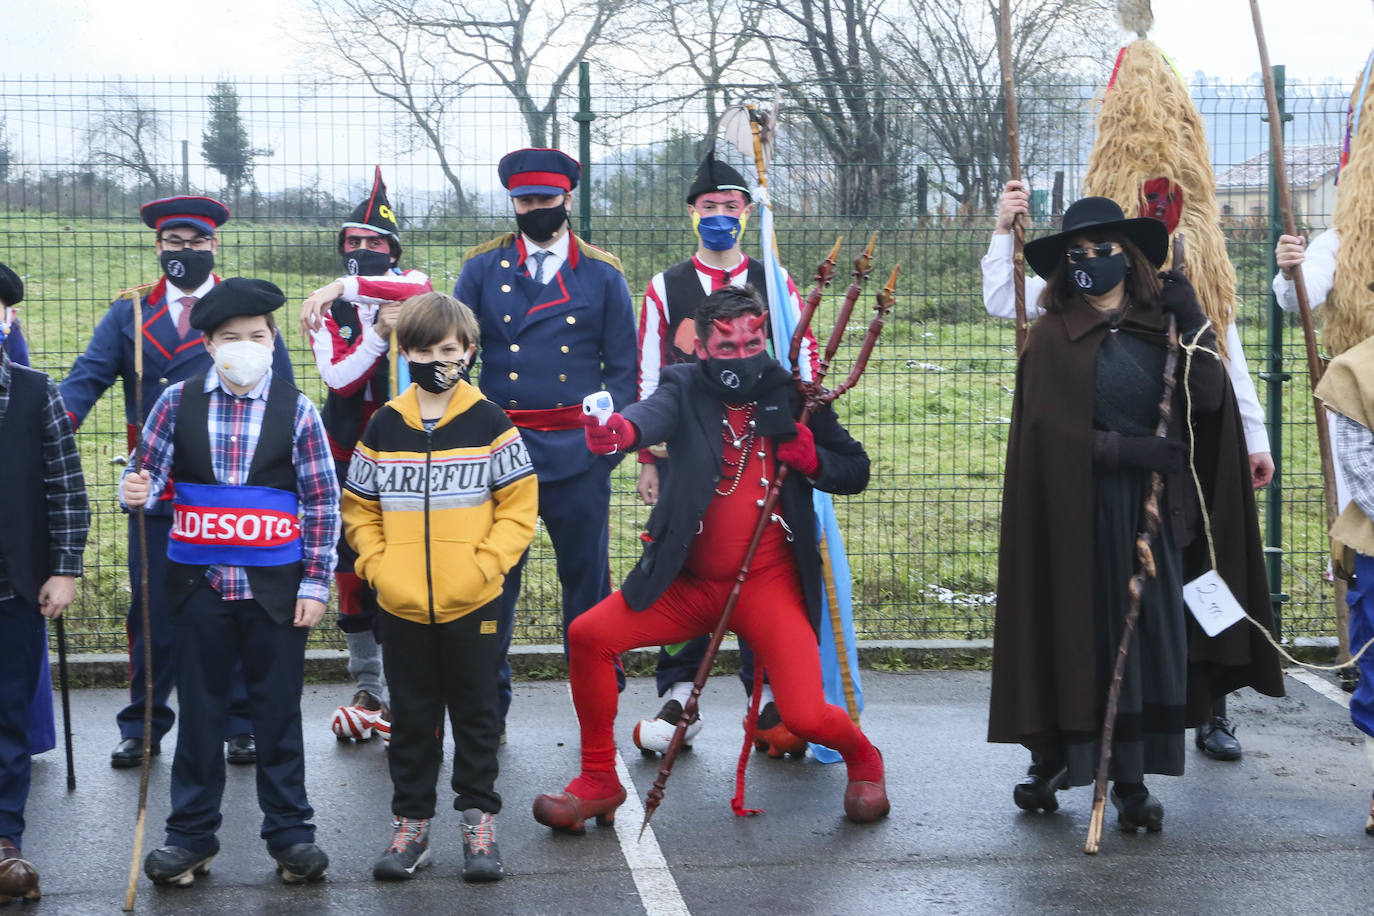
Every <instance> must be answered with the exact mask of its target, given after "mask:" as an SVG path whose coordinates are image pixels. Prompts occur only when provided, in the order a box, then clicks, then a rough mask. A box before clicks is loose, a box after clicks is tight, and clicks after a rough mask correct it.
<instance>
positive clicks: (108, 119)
mask: <svg viewBox="0 0 1374 916" xmlns="http://www.w3.org/2000/svg"><path fill="white" fill-rule="evenodd" d="M101 101H102V107H101V110H100V113H99V114H97V115H96V116H95V117H94V118H93V119H92V121H91V123H90V125H89V127H88V128H87V131H86V142H87V146H88V147H89V149H90V157H91V162H92V163H93V164H96V165H104V166H107V167H108V168H110V169H111V170H112V171H116V172H127V173H129V174H130V175H132V176H133V177H134V179H135V180H136V181H142V182H146V183H147V184H148V185H150V186H151V188H152V191H153V194H154V195H161V194H162V193H163V190H164V188H166V187H170V185H171V181H170V179H169V177H168V175H167V173H166V171H165V168H164V167H163V165H162V164H161V163H159V162H158V161H157V158H156V157H157V153H156V147H157V144H159V143H161V142H163V141H164V140H165V139H166V136H167V129H166V127H165V126H164V125H163V123H162V116H161V115H160V114H159V113H158V111H157V109H156V108H154V107H153V105H152V103H151V102H148V101H146V100H144V99H141V98H139V97H138V96H137V95H135V94H134V93H132V92H130V91H129V90H127V89H124V88H122V87H118V86H114V87H111V88H110V90H109V91H108V92H107V93H106V94H105V96H104V97H103V98H102V100H101Z"/></svg>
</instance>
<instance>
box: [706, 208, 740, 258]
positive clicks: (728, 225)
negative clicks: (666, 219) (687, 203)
mask: <svg viewBox="0 0 1374 916" xmlns="http://www.w3.org/2000/svg"><path fill="white" fill-rule="evenodd" d="M748 222H749V217H748V216H745V217H744V218H743V219H740V218H739V217H737V216H726V215H725V214H723V213H717V214H716V215H714V216H706V217H703V216H702V215H701V214H700V213H698V212H697V211H696V210H693V211H692V231H694V232H695V233H696V234H697V236H698V237H699V238H700V239H701V244H703V245H705V246H706V248H707V249H709V250H710V251H729V250H730V249H731V248H734V247H735V245H737V244H739V240H740V237H741V236H743V235H744V227H745V226H746V225H747V224H748Z"/></svg>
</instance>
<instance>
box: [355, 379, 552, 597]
mask: <svg viewBox="0 0 1374 916" xmlns="http://www.w3.org/2000/svg"><path fill="white" fill-rule="evenodd" d="M538 511H539V486H538V482H537V481H536V480H535V477H534V467H533V466H532V465H531V464H530V458H529V453H528V452H527V451H526V450H525V444H524V442H522V441H521V439H520V432H519V430H517V429H516V428H515V427H514V426H512V425H511V422H510V420H509V419H508V418H507V417H506V415H505V413H504V412H503V411H502V410H501V409H500V408H499V407H497V406H496V405H495V404H493V403H491V402H490V401H488V400H487V399H485V398H484V397H482V393H481V392H480V391H478V390H477V389H476V388H474V387H472V386H471V385H469V384H468V383H466V382H459V383H458V387H457V388H456V389H455V390H454V392H453V397H452V398H451V399H450V400H449V403H448V409H447V410H446V411H445V413H444V416H443V417H442V418H440V420H439V422H438V423H437V424H435V426H434V428H433V429H432V430H430V431H426V430H425V426H424V423H423V421H422V420H421V419H420V404H419V400H418V399H417V397H416V387H415V386H414V385H411V386H410V387H409V388H407V389H406V390H405V391H403V392H402V393H401V394H400V395H399V396H397V397H395V398H393V399H391V400H390V401H388V402H387V403H386V404H385V405H384V406H383V407H382V408H381V409H380V410H378V411H377V413H376V414H374V415H373V417H372V419H371V420H370V421H369V422H368V424H367V429H366V430H364V431H363V435H362V438H361V439H360V440H359V441H358V445H357V447H356V448H355V449H354V451H353V460H352V463H351V464H350V465H349V470H348V480H347V481H346V482H345V484H344V491H343V521H344V534H345V536H346V537H347V538H348V543H349V546H351V547H352V548H353V549H354V550H356V551H357V552H358V560H357V563H356V564H354V568H355V570H356V571H357V573H358V575H359V576H362V578H363V579H365V580H366V581H367V582H368V584H369V585H371V586H372V587H373V588H375V589H376V590H377V600H378V601H379V602H380V604H381V606H382V607H383V608H384V609H385V610H386V611H387V612H388V613H391V614H395V615H396V616H397V617H403V618H405V619H406V620H413V621H415V622H417V623H447V622H448V621H451V620H456V619H457V618H459V617H462V616H463V615H464V614H467V613H469V612H471V611H474V610H476V609H477V608H479V607H481V606H482V605H484V604H486V603H488V602H489V601H491V600H492V599H494V598H496V596H497V595H499V594H500V593H501V584H502V582H504V580H505V575H506V573H507V572H508V571H509V570H510V568H511V567H512V566H514V565H515V563H516V561H517V560H519V559H520V556H521V554H523V553H524V552H525V548H526V547H528V546H529V543H530V539H531V538H533V537H534V521H535V518H536V516H537V515H538Z"/></svg>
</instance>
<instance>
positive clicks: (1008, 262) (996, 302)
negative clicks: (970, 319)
mask: <svg viewBox="0 0 1374 916" xmlns="http://www.w3.org/2000/svg"><path fill="white" fill-rule="evenodd" d="M1012 242H1013V239H1012V235H1011V233H1010V232H1008V233H1007V234H1005V235H997V234H994V235H993V237H992V241H991V242H990V243H989V244H988V253H987V254H985V255H983V261H982V263H983V308H985V309H987V310H988V314H989V315H991V316H992V317H993V318H1015V317H1016V289H1015V287H1016V283H1015V280H1014V278H1013V277H1012V273H1013V271H1014V269H1015V264H1014V263H1013V260H1012ZM1044 289H1045V281H1044V280H1042V279H1040V278H1039V277H1034V276H1031V275H1030V274H1027V275H1026V318H1027V319H1031V318H1038V317H1039V316H1040V305H1039V303H1040V294H1041V293H1042V292H1043V291H1044Z"/></svg>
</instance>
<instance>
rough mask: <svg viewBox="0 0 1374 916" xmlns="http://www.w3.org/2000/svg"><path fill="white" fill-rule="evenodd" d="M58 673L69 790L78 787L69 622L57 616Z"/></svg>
mask: <svg viewBox="0 0 1374 916" xmlns="http://www.w3.org/2000/svg"><path fill="white" fill-rule="evenodd" d="M57 673H58V675H59V676H60V677H61V678H62V740H63V742H64V744H65V747H66V751H67V791H68V792H71V791H74V790H75V789H76V764H75V763H74V762H73V761H72V697H71V681H69V680H68V678H67V623H66V621H65V620H63V619H62V618H61V617H58V618H57Z"/></svg>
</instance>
